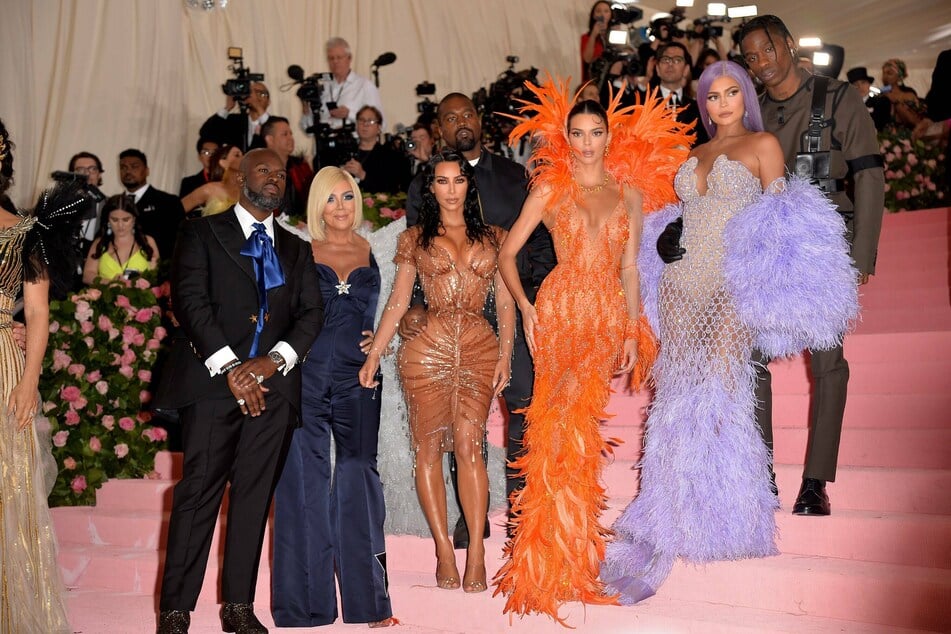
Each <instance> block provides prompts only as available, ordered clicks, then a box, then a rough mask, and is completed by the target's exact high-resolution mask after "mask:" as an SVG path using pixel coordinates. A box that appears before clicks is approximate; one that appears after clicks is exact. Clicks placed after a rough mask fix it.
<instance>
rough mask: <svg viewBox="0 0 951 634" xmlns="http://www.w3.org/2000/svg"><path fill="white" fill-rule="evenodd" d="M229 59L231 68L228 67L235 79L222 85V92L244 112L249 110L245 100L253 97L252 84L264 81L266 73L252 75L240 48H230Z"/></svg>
mask: <svg viewBox="0 0 951 634" xmlns="http://www.w3.org/2000/svg"><path fill="white" fill-rule="evenodd" d="M228 59H230V60H231V66H229V67H228V70H230V71H231V72H232V73H233V74H234V79H229V80H227V81H226V82H225V83H223V84H222V85H221V90H222V91H223V92H224V93H225V94H226V95H228V96H229V97H231V98H233V99H234V100H235V101H237V102H238V106H239V107H240V108H241V110H242V111H244V110H246V109H247V107H248V106H247V104H246V103H244V100H245V99H247V98H248V97H250V96H251V84H252V83H254V82H256V81H264V73H252V72H251V69H250V68H247V67H245V65H244V54H243V51H242V50H241V48H240V47H238V46H229V47H228Z"/></svg>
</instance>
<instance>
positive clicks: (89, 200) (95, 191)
mask: <svg viewBox="0 0 951 634" xmlns="http://www.w3.org/2000/svg"><path fill="white" fill-rule="evenodd" d="M50 178H52V179H53V180H54V181H56V182H57V183H64V184H66V185H69V186H71V187H77V188H79V193H80V195H81V196H82V197H83V201H84V203H83V204H84V205H85V206H86V209H85V211H83V214H82V216H81V218H82V220H89V219H90V218H95V217H96V205H97V204H99V203H101V202H102V201H104V200H105V199H106V195H105V194H103V193H102V190H100V189H99V188H98V187H96V186H95V185H90V184H89V179H88V178H87V177H86V175H85V174H80V173H79V172H62V171H55V172H53V173H52V174H50Z"/></svg>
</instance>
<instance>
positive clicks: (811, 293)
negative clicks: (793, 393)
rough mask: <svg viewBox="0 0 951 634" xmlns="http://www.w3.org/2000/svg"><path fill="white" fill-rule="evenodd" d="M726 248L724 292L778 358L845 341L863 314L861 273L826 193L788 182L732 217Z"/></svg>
mask: <svg viewBox="0 0 951 634" xmlns="http://www.w3.org/2000/svg"><path fill="white" fill-rule="evenodd" d="M724 244H725V247H726V254H725V258H724V266H725V269H724V270H725V275H726V281H727V287H728V288H729V290H730V294H731V295H732V296H733V299H734V305H735V306H736V311H737V314H738V316H739V318H740V319H741V320H742V321H743V322H744V323H745V324H746V325H747V326H748V327H749V328H751V329H752V330H753V331H754V332H755V333H756V340H755V346H756V347H757V348H759V349H760V350H762V351H763V352H765V353H766V355H767V356H768V357H770V358H775V357H782V356H789V355H795V354H798V353H800V352H802V351H803V350H805V349H806V348H814V349H825V348H832V347H834V346H836V345H838V344H839V343H841V341H842V336H843V334H844V333H845V332H846V330H848V328H849V326H850V324H851V322H852V321H853V320H854V319H855V318H856V316H857V315H858V287H857V285H856V278H857V276H858V271H857V270H856V269H855V268H854V266H853V265H852V260H851V258H850V256H849V244H848V242H847V241H846V239H845V224H844V223H843V221H842V218H841V216H840V215H839V214H838V213H837V212H836V210H835V207H834V206H833V205H832V204H831V203H830V202H829V200H828V199H827V198H826V197H825V196H824V195H823V194H822V192H820V191H819V190H818V189H816V188H815V187H813V186H812V185H810V184H809V183H808V181H805V180H803V179H801V178H792V179H790V180H789V182H788V183H787V186H786V190H785V191H782V192H778V193H766V194H763V195H762V196H761V197H759V198H758V199H757V200H756V202H754V203H753V204H751V205H749V206H748V207H746V209H744V210H743V211H741V212H739V213H738V214H737V215H736V216H734V217H733V218H732V219H731V220H730V221H729V222H728V223H727V226H726V231H725V232H724Z"/></svg>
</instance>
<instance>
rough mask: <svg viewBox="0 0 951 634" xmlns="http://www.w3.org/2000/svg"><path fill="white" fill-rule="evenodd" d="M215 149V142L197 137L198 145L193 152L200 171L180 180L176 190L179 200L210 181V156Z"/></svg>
mask: <svg viewBox="0 0 951 634" xmlns="http://www.w3.org/2000/svg"><path fill="white" fill-rule="evenodd" d="M217 149H218V144H217V143H216V142H215V141H212V140H211V139H206V138H204V137H198V143H196V144H195V151H196V152H198V161H199V162H200V163H201V170H199V171H198V173H197V174H192V175H191V176H186V177H185V178H183V179H182V183H181V185H180V186H179V188H178V197H179V198H184V197H185V196H187V195H188V194H190V193H192V192H193V191H195V190H196V189H198V188H199V187H201V186H202V185H204V184H205V183H207V182H208V181H209V180H210V178H211V176H210V169H211V155H212V154H214V153H215V150H217Z"/></svg>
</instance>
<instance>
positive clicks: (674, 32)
mask: <svg viewBox="0 0 951 634" xmlns="http://www.w3.org/2000/svg"><path fill="white" fill-rule="evenodd" d="M685 19H686V9H684V8H683V7H674V8H673V9H671V10H670V15H668V16H664V17H662V18H657V19H656V20H653V21H652V22H651V23H650V26H649V27H647V33H648V35H649V36H651V37H652V38H654V39H655V40H658V41H660V42H669V41H671V40H672V39H675V38H682V37H686V36H687V32H686V31H684V30H683V29H681V28H679V27H678V26H677V25H678V24H680V23H681V22H683V21H684V20H685Z"/></svg>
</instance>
